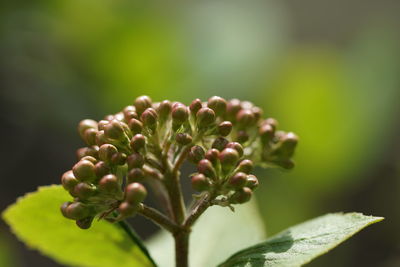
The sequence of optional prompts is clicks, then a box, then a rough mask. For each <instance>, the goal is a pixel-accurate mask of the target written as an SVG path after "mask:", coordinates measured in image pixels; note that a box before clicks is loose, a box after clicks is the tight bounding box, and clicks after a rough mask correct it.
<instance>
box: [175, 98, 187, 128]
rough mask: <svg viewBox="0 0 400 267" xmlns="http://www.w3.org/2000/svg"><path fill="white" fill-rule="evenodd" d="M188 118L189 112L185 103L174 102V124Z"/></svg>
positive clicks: (181, 122)
mask: <svg viewBox="0 0 400 267" xmlns="http://www.w3.org/2000/svg"><path fill="white" fill-rule="evenodd" d="M188 118H189V112H188V109H187V107H186V106H185V105H183V104H181V103H175V104H174V105H173V106H172V121H173V124H174V125H176V126H181V125H182V124H183V123H185V122H186V121H187V120H188ZM176 129H177V127H176Z"/></svg>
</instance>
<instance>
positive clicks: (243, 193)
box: [229, 187, 253, 204]
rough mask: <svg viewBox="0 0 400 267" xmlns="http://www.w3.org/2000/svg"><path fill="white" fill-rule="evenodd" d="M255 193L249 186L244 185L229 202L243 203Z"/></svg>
mask: <svg viewBox="0 0 400 267" xmlns="http://www.w3.org/2000/svg"><path fill="white" fill-rule="evenodd" d="M252 195H253V191H252V190H251V189H250V188H248V187H243V188H241V189H239V190H238V191H236V192H235V193H234V194H233V195H232V196H231V197H229V202H230V203H232V204H243V203H245V202H248V201H249V200H250V199H251V196H252Z"/></svg>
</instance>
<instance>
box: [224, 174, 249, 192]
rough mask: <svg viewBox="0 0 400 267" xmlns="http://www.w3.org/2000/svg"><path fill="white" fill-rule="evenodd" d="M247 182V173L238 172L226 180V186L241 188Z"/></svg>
mask: <svg viewBox="0 0 400 267" xmlns="http://www.w3.org/2000/svg"><path fill="white" fill-rule="evenodd" d="M246 183H247V174H246V173H244V172H238V173H236V174H234V175H233V176H231V177H230V178H229V180H228V183H227V185H228V187H229V188H233V189H240V188H243V187H244V186H245V185H246Z"/></svg>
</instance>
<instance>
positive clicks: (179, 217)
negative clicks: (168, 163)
mask: <svg viewBox="0 0 400 267" xmlns="http://www.w3.org/2000/svg"><path fill="white" fill-rule="evenodd" d="M165 186H166V187H167V190H168V194H169V198H170V201H171V207H172V211H173V214H174V221H175V223H176V224H178V225H181V224H182V223H183V221H184V220H185V203H184V201H183V194H182V188H181V185H180V183H179V173H175V174H174V173H170V172H167V173H165Z"/></svg>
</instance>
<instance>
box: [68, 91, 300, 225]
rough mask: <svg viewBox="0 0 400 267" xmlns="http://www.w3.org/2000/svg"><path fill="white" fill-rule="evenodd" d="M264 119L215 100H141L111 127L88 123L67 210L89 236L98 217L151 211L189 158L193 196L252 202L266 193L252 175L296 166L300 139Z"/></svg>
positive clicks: (255, 110) (244, 106)
mask: <svg viewBox="0 0 400 267" xmlns="http://www.w3.org/2000/svg"><path fill="white" fill-rule="evenodd" d="M262 115H263V114H262V110H261V108H259V107H257V106H255V105H253V104H252V103H251V102H248V101H239V100H238V99H232V100H229V101H226V100H225V99H223V98H221V97H217V96H214V97H211V98H209V99H208V101H207V102H202V101H201V100H200V99H195V100H194V101H192V103H191V104H190V105H189V106H186V105H184V104H182V103H180V102H170V101H168V100H165V101H162V102H157V103H153V102H152V100H151V99H150V98H149V97H148V96H141V97H138V98H137V99H136V100H135V101H134V103H133V105H130V106H127V107H125V108H124V109H123V110H122V111H121V112H119V113H117V114H114V115H108V116H106V117H105V118H104V119H103V120H100V121H98V122H96V121H93V120H83V121H81V122H80V124H79V126H78V131H79V134H80V136H81V137H82V139H83V140H84V142H85V143H86V147H83V148H80V149H78V151H77V157H78V160H79V161H78V162H77V163H76V164H75V165H74V166H73V168H72V170H70V171H67V172H66V173H64V175H63V176H62V181H61V182H62V185H63V187H64V188H65V189H66V190H67V191H68V192H69V193H70V194H71V196H72V197H73V198H74V200H73V202H66V203H64V204H63V205H62V207H61V211H62V213H63V215H64V216H65V217H67V218H70V219H73V220H76V222H77V225H78V226H79V227H81V228H84V229H85V228H88V227H90V225H91V223H92V221H93V219H94V218H95V217H96V216H97V217H99V218H104V219H107V220H110V221H118V220H121V219H124V218H126V217H129V216H133V215H135V214H136V213H137V212H140V210H141V209H142V208H143V203H142V202H143V200H144V199H145V197H146V195H147V190H146V187H148V185H149V184H154V183H151V180H153V179H156V180H157V181H159V182H160V183H158V184H159V185H164V187H166V188H167V187H168V181H167V179H168V178H167V177H170V176H171V173H172V174H174V172H176V171H178V172H179V167H180V166H181V165H182V163H183V162H184V161H185V160H186V159H187V160H188V161H190V162H192V163H194V164H196V165H197V172H196V173H194V174H192V175H191V181H192V186H193V189H194V190H196V191H197V192H199V193H200V195H204V194H208V195H209V196H212V198H213V199H212V204H217V205H221V206H229V207H231V204H241V203H244V202H247V201H248V200H249V199H250V198H251V195H252V191H253V190H254V189H255V188H257V186H258V179H257V178H256V177H255V176H254V175H252V174H251V173H250V172H251V171H252V169H253V167H254V165H261V166H280V167H283V168H286V169H290V168H292V167H293V166H294V164H293V161H292V160H291V157H292V156H293V153H294V149H295V147H296V144H297V141H298V138H297V136H296V135H295V134H293V133H285V132H282V131H278V130H277V122H276V120H275V119H272V118H269V119H262ZM164 189H165V188H164ZM155 190H158V189H155ZM159 190H162V189H159ZM165 190H167V191H168V188H167V189H165Z"/></svg>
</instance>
